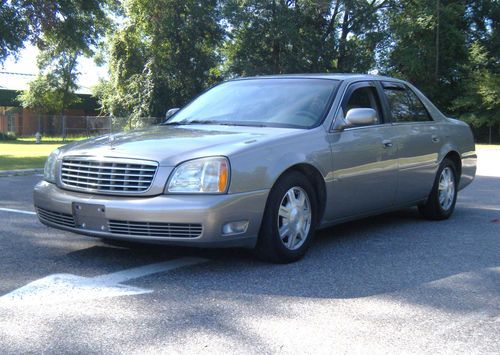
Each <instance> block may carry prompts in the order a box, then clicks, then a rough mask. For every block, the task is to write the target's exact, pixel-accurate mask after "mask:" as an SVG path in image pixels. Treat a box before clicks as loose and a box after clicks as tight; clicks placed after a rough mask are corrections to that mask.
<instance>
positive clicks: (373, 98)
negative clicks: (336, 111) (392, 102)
mask: <svg viewBox="0 0 500 355" xmlns="http://www.w3.org/2000/svg"><path fill="white" fill-rule="evenodd" d="M352 108H372V109H374V110H375V111H376V112H377V121H378V123H380V121H381V119H380V118H381V112H382V111H381V109H380V101H379V99H378V95H377V90H376V89H375V88H374V87H371V86H365V87H362V88H359V89H356V90H354V91H353V92H352V93H351V95H350V96H349V99H348V100H347V103H346V104H345V107H344V115H346V114H347V111H349V110H350V109H352Z"/></svg>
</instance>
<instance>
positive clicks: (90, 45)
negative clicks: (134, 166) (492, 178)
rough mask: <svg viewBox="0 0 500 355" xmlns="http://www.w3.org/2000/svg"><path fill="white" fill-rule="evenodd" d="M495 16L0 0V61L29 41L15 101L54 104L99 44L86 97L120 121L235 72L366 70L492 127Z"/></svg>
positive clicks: (364, 1) (480, 6) (344, 7)
mask: <svg viewBox="0 0 500 355" xmlns="http://www.w3.org/2000/svg"><path fill="white" fill-rule="evenodd" d="M110 13H114V14H115V18H118V19H119V26H118V27H117V28H116V29H115V30H114V31H108V30H109V29H111V28H113V26H112V23H111V22H112V21H111V20H110V18H113V16H110ZM499 20H500V2H499V1H496V0H495V1H492V0H464V1H454V0H421V1H415V0H185V1H179V0H157V1H150V0H123V1H118V0H63V1H56V0H31V1H28V0H9V1H7V0H0V62H1V61H2V60H3V59H4V58H5V57H6V56H7V55H9V54H15V53H16V52H17V51H18V50H19V49H20V48H22V46H23V43H24V41H27V40H28V41H31V42H33V43H36V44H37V45H38V47H39V48H40V49H41V53H42V54H41V57H40V61H39V63H40V74H39V76H38V77H37V78H36V80H35V81H34V82H33V83H32V84H31V86H30V90H29V91H28V92H26V93H23V95H22V97H21V99H20V100H21V102H22V103H23V105H24V106H26V107H36V108H39V109H42V110H44V111H45V112H60V111H62V110H63V108H64V107H67V106H68V105H70V104H71V103H72V102H74V101H73V100H74V98H75V97H74V95H73V94H72V93H73V92H74V90H75V89H76V86H75V82H76V76H77V74H78V73H77V72H76V70H75V66H74V63H76V62H75V60H77V58H78V57H79V56H82V55H83V56H90V55H94V54H95V52H96V51H97V50H99V53H98V58H96V60H97V61H99V62H100V63H107V64H108V66H109V72H110V77H109V80H106V81H102V82H100V83H99V85H97V87H95V88H94V94H95V95H96V96H97V97H98V98H99V100H100V103H101V106H102V111H103V113H105V114H112V115H114V116H116V117H127V118H126V119H127V120H128V122H127V126H129V127H132V126H135V125H136V123H137V122H139V120H138V118H139V117H144V116H157V117H161V116H163V115H164V113H165V111H166V110H167V109H168V108H171V107H179V106H182V105H184V104H185V103H186V102H187V101H188V100H190V99H191V98H192V97H193V96H195V95H196V94H198V93H199V92H201V91H203V90H204V89H206V88H207V87H210V86H211V85H213V84H215V83H217V82H219V81H221V80H223V79H227V78H231V77H235V76H248V75H262V74H280V73H299V72H305V73H307V72H368V71H371V70H375V71H378V72H381V73H384V74H389V75H393V76H396V77H400V78H403V79H407V80H409V81H410V82H412V83H414V84H415V85H416V86H417V87H419V88H420V89H422V90H423V91H424V92H425V93H426V94H427V95H428V96H429V97H430V99H431V100H432V101H434V102H435V103H436V104H437V105H438V106H439V107H440V108H441V109H442V110H443V111H445V112H446V113H449V114H452V115H455V116H459V117H461V118H462V119H465V120H467V121H468V122H470V123H471V124H472V125H474V126H477V127H481V126H485V125H486V126H495V125H499V126H500V124H499V115H498V112H499V109H500V107H499V97H498V87H499V84H500V83H499V81H500V79H499V74H500V35H499V31H498V23H499ZM106 32H107V37H106V41H105V42H103V41H102V38H103V35H104V33H106ZM120 124H125V122H121V123H120Z"/></svg>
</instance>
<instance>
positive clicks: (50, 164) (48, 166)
mask: <svg viewBox="0 0 500 355" xmlns="http://www.w3.org/2000/svg"><path fill="white" fill-rule="evenodd" d="M59 153H60V151H59V149H56V150H53V151H52V153H50V155H49V157H48V158H47V161H46V162H45V167H44V169H43V177H44V179H45V180H46V181H48V182H51V183H54V184H55V182H56V162H57V158H58V157H59Z"/></svg>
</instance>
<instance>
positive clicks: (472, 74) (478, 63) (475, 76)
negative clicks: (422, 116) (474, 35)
mask: <svg viewBox="0 0 500 355" xmlns="http://www.w3.org/2000/svg"><path fill="white" fill-rule="evenodd" d="M469 60H470V62H469V65H468V67H467V69H468V72H469V75H468V77H467V79H466V81H465V85H464V92H463V93H462V94H461V95H460V96H459V97H458V98H456V99H455V100H454V101H453V104H454V109H455V111H457V112H460V113H461V114H460V118H462V119H464V120H465V121H467V122H469V123H470V124H472V125H473V126H474V127H482V126H488V127H493V126H495V125H498V127H499V130H500V92H499V90H498V88H499V87H500V73H498V72H492V71H490V70H488V67H489V66H491V65H492V63H491V61H493V62H494V61H495V59H493V58H492V57H490V56H489V53H488V52H487V50H486V49H485V48H484V47H483V46H481V45H480V44H479V43H478V42H474V43H473V44H472V46H471V48H470V52H469ZM496 60H498V59H496Z"/></svg>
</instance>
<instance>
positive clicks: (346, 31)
mask: <svg viewBox="0 0 500 355" xmlns="http://www.w3.org/2000/svg"><path fill="white" fill-rule="evenodd" d="M386 3H387V1H377V0H372V1H349V0H344V1H341V0H337V1H326V0H322V1H312V0H310V1H292V0H289V1H264V0H228V1H226V2H225V6H224V15H225V18H226V19H227V22H228V24H229V32H228V37H229V40H228V41H227V43H226V44H225V47H224V54H225V57H227V63H226V73H227V74H228V75H234V74H237V75H257V74H279V73H297V72H331V71H343V72H353V71H359V72H366V71H368V70H369V69H371V68H372V67H373V66H374V64H375V47H376V46H377V43H378V42H379V41H380V40H381V39H382V38H383V36H384V35H383V33H382V31H383V26H382V25H381V22H382V21H380V20H381V19H380V17H381V15H382V14H383V9H384V6H385V5H386Z"/></svg>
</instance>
